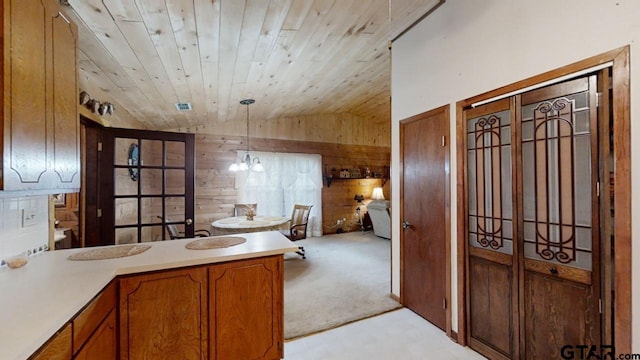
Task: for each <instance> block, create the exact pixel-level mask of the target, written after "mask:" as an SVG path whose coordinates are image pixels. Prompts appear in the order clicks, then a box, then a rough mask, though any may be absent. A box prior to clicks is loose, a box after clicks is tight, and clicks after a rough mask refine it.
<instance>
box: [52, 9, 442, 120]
mask: <svg viewBox="0 0 640 360" xmlns="http://www.w3.org/2000/svg"><path fill="white" fill-rule="evenodd" d="M67 1H68V4H69V6H68V7H67V11H68V12H69V13H70V15H71V16H72V18H73V19H74V20H75V21H76V22H77V23H78V30H79V31H78V32H79V58H78V62H79V68H80V84H79V87H80V89H81V90H86V91H88V92H89V94H90V95H91V97H93V98H96V99H98V100H102V101H111V102H113V103H114V104H115V105H116V110H115V113H114V114H113V115H112V118H114V119H118V120H119V122H118V124H123V123H128V124H129V125H130V126H132V127H141V128H147V129H154V130H163V129H172V128H178V127H187V126H198V125H209V126H215V124H216V123H217V122H227V121H245V119H246V117H245V116H246V112H245V109H244V108H242V105H240V104H239V101H240V100H241V99H244V98H255V99H256V103H255V104H254V105H251V117H252V118H254V117H259V118H262V119H274V118H279V117H288V116H301V115H311V114H323V113H350V114H353V115H356V116H359V117H362V118H365V119H373V120H380V119H389V120H390V118H391V114H390V110H391V109H390V58H391V54H390V51H389V49H388V47H389V44H390V40H391V39H393V38H394V37H396V36H397V35H399V34H400V33H401V32H402V31H403V30H405V29H406V28H407V27H408V26H410V25H411V24H412V23H414V22H415V21H416V20H418V19H419V18H420V17H421V16H423V15H424V14H425V13H427V12H428V11H429V10H431V9H432V8H433V7H435V6H436V5H438V4H439V3H440V0H61V2H63V3H64V2H67ZM177 102H189V103H191V105H192V107H193V110H191V111H186V112H179V111H178V110H177V109H176V107H175V103H177ZM136 122H137V123H136Z"/></svg>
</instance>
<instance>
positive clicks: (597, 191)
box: [596, 181, 600, 197]
mask: <svg viewBox="0 0 640 360" xmlns="http://www.w3.org/2000/svg"><path fill="white" fill-rule="evenodd" d="M596 195H597V196H598V197H600V181H597V182H596Z"/></svg>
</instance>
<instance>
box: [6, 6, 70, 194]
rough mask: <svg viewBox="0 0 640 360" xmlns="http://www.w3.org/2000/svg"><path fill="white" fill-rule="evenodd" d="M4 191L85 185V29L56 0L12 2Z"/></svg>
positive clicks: (8, 21)
mask: <svg viewBox="0 0 640 360" xmlns="http://www.w3.org/2000/svg"><path fill="white" fill-rule="evenodd" d="M3 4H4V17H3V20H4V44H3V45H4V51H3V57H4V74H5V75H4V76H5V77H4V79H3V81H4V94H5V101H4V109H3V113H4V117H3V138H2V141H3V147H2V151H3V170H4V171H3V174H2V181H3V183H2V189H3V190H42V189H66V188H79V187H80V173H79V169H80V156H79V154H80V152H79V149H80V148H79V121H78V112H77V94H78V89H77V67H76V62H77V61H76V55H77V54H76V51H77V50H76V45H77V27H76V25H75V24H73V23H72V22H70V21H69V20H68V17H65V16H64V15H63V14H62V13H61V12H60V8H59V6H58V5H57V4H56V2H55V1H54V0H28V1H25V0H4V2H3Z"/></svg>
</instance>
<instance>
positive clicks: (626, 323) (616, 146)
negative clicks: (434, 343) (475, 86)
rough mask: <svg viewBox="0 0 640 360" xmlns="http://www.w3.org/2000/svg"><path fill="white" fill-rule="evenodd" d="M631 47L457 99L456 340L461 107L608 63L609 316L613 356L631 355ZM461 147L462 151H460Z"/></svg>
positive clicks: (463, 330) (461, 239) (461, 229)
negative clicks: (611, 164)
mask: <svg viewBox="0 0 640 360" xmlns="http://www.w3.org/2000/svg"><path fill="white" fill-rule="evenodd" d="M629 54H630V49H629V46H628V45H627V46H624V47H620V48H617V49H614V50H611V51H608V52H605V53H602V54H599V55H596V56H593V57H590V58H587V59H584V60H581V61H578V62H575V63H573V64H570V65H567V66H563V67H560V68H558V69H555V70H551V71H548V72H545V73H542V74H540V75H536V76H533V77H530V78H528V79H525V80H522V81H518V82H516V83H513V84H510V85H506V86H503V87H501V88H498V89H496V90H492V91H489V92H486V93H484V94H480V95H477V96H474V97H472V98H468V99H465V100H461V101H459V102H457V103H456V147H457V152H456V159H457V185H456V186H457V250H458V253H457V259H456V260H457V273H458V282H457V293H458V309H457V310H458V342H459V343H460V344H461V345H466V344H467V334H468V331H467V326H468V324H467V321H466V308H467V302H468V301H469V299H468V294H467V293H466V287H465V284H466V281H467V279H466V275H465V273H466V265H465V256H466V252H467V244H466V241H465V231H466V227H467V224H466V216H465V208H466V205H465V204H466V201H467V199H466V196H465V189H466V184H465V182H466V175H467V173H466V167H467V166H466V160H465V159H466V157H465V154H466V151H465V150H464V147H463V146H464V144H465V142H466V134H465V126H464V123H463V120H464V116H463V115H464V114H463V112H464V109H465V108H467V107H469V106H470V105H471V104H474V103H477V102H479V101H483V100H487V99H491V98H494V97H498V96H501V95H505V94H508V93H512V92H515V91H518V90H520V89H523V88H527V87H530V86H533V85H537V84H540V83H543V82H546V81H550V80H554V79H557V78H559V77H561V76H564V75H568V74H572V73H575V72H578V71H582V70H587V69H589V68H593V67H595V66H598V65H601V64H606V63H608V62H612V65H611V69H612V86H613V103H612V104H611V106H612V114H613V134H614V137H613V156H614V161H615V164H616V174H615V176H616V177H615V182H614V184H613V189H614V193H615V195H616V196H615V199H614V204H613V208H614V211H615V214H616V216H615V218H614V222H613V228H614V233H615V238H614V245H613V246H614V248H615V249H616V252H615V259H614V261H615V272H614V275H615V283H614V284H613V288H614V291H615V294H616V296H615V299H614V304H613V305H614V308H615V314H614V317H613V326H614V332H615V336H614V344H615V347H616V352H617V353H631V276H632V271H631V147H630V146H631V135H630V133H631V132H630V131H629V130H630V126H631V117H630V92H629V91H630V90H629V80H630V69H629ZM460 149H462V151H460Z"/></svg>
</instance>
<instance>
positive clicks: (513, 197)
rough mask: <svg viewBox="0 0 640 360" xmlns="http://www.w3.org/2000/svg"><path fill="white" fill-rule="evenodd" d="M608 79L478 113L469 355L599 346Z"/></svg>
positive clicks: (473, 116) (472, 151)
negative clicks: (603, 100)
mask: <svg viewBox="0 0 640 360" xmlns="http://www.w3.org/2000/svg"><path fill="white" fill-rule="evenodd" d="M597 81H598V76H597V75H591V76H585V77H582V78H578V79H574V80H570V81H566V82H563V83H560V84H557V85H552V86H548V87H544V88H541V89H537V90H533V91H529V92H526V93H523V94H521V95H516V96H514V97H511V98H508V99H504V100H499V101H496V102H494V103H490V104H487V105H484V106H481V107H479V108H474V109H467V110H466V111H465V119H466V134H467V136H466V144H465V146H466V152H467V156H466V171H467V182H466V185H465V188H466V196H467V209H466V213H467V244H468V247H467V249H468V250H467V254H466V258H467V264H468V265H467V289H468V294H469V299H468V312H467V321H468V324H469V325H468V326H469V328H468V331H469V335H468V336H469V339H468V340H469V344H470V345H471V347H472V348H474V349H476V350H477V351H479V352H481V353H483V354H485V355H486V356H489V357H490V358H506V359H516V358H526V359H552V358H560V355H561V354H560V352H561V350H562V348H563V346H565V345H572V346H578V345H600V339H601V336H600V334H601V329H600V311H599V299H600V298H601V293H600V282H601V277H600V255H599V254H600V247H599V246H600V231H599V213H600V211H599V206H600V205H599V194H598V181H599V176H600V175H599V167H598V166H599V151H598V109H597V106H596V97H597Z"/></svg>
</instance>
